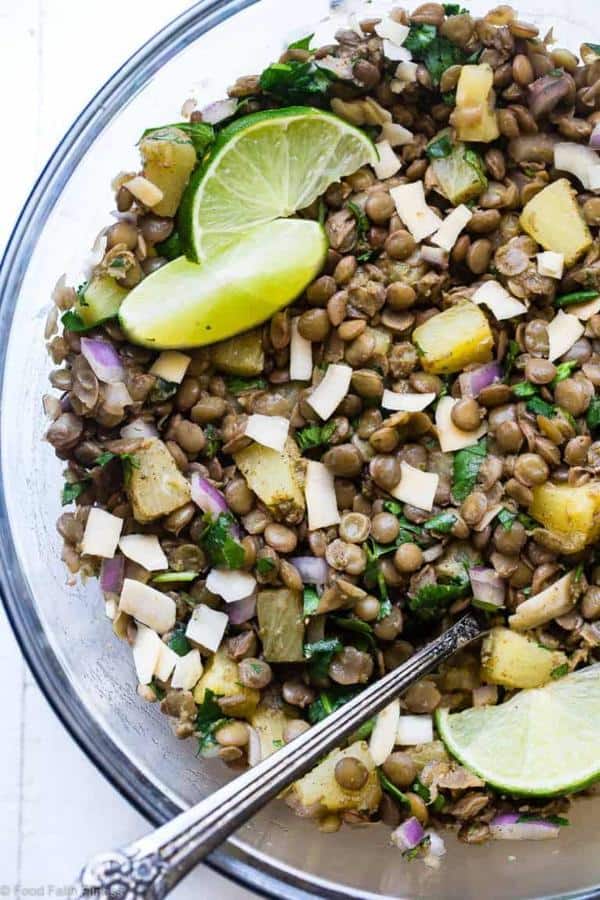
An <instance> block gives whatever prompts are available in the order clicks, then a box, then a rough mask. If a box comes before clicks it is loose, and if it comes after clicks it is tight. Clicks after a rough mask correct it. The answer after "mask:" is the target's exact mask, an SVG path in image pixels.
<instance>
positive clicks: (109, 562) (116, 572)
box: [100, 556, 125, 594]
mask: <svg viewBox="0 0 600 900" xmlns="http://www.w3.org/2000/svg"><path fill="white" fill-rule="evenodd" d="M124 577H125V557H124V556H113V558H112V559H103V560H102V565H101V566H100V587H101V589H102V590H103V591H104V592H105V593H107V594H120V593H121V588H122V587H123V578H124Z"/></svg>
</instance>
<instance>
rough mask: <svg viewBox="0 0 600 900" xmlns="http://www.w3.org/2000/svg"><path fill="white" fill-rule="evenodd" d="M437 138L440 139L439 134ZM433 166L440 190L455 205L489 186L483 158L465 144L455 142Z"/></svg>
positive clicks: (435, 160) (434, 160)
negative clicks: (446, 154)
mask: <svg viewBox="0 0 600 900" xmlns="http://www.w3.org/2000/svg"><path fill="white" fill-rule="evenodd" d="M441 133H442V134H443V132H441ZM436 140H439V135H438V136H437V137H436ZM431 168H432V169H433V174H434V175H435V177H436V179H437V182H438V184H439V186H440V190H441V191H442V193H443V194H444V196H445V197H447V198H448V200H449V201H450V203H452V205H453V206H458V205H459V204H460V203H466V201H467V200H472V199H473V198H474V197H479V195H480V194H481V193H483V191H485V189H486V187H487V183H488V182H487V178H486V177H485V170H484V168H483V162H482V160H481V158H480V157H479V155H478V154H477V153H475V151H474V150H470V149H467V148H466V147H465V145H464V144H461V143H458V144H454V145H453V147H452V151H451V153H450V154H449V155H448V156H443V157H441V158H440V159H433V160H432V161H431ZM434 243H435V238H434Z"/></svg>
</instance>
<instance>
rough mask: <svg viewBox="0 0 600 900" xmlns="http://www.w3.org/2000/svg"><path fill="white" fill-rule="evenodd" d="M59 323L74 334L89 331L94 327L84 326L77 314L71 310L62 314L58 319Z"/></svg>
mask: <svg viewBox="0 0 600 900" xmlns="http://www.w3.org/2000/svg"><path fill="white" fill-rule="evenodd" d="M60 321H61V322H62V324H63V327H64V328H66V329H68V330H69V331H74V332H76V333H79V332H83V331H89V330H90V329H91V328H94V325H86V324H85V322H84V321H83V319H82V318H81V316H80V315H79V313H76V312H75V311H74V310H72V309H68V310H67V311H66V312H65V313H63V314H62V316H61V317H60Z"/></svg>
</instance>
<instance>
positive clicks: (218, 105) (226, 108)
mask: <svg viewBox="0 0 600 900" xmlns="http://www.w3.org/2000/svg"><path fill="white" fill-rule="evenodd" d="M237 103H238V102H237V100H236V99H235V98H231V99H229V100H216V101H215V102H214V103H209V104H208V106H205V107H204V109H203V110H202V121H203V122H206V123H207V124H208V125H218V124H219V122H224V121H225V119H230V118H231V116H232V115H233V114H234V113H235V111H236V109H237Z"/></svg>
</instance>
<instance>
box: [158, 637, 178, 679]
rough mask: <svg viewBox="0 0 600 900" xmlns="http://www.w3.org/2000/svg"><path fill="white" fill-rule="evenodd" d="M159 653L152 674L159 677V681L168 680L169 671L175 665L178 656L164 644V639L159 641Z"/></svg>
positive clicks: (170, 671) (171, 670)
mask: <svg viewBox="0 0 600 900" xmlns="http://www.w3.org/2000/svg"><path fill="white" fill-rule="evenodd" d="M160 644H161V646H160V653H159V656H158V662H157V663H156V667H155V669H154V674H155V675H156V677H157V678H158V679H159V681H168V680H169V678H170V677H171V673H172V672H173V669H174V668H175V666H176V665H177V663H178V661H179V656H178V655H177V653H175V651H174V650H171V648H170V647H169V646H168V645H167V644H165V642H164V641H161V642H160Z"/></svg>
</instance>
